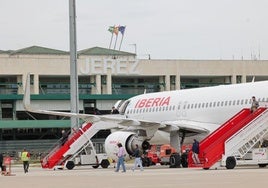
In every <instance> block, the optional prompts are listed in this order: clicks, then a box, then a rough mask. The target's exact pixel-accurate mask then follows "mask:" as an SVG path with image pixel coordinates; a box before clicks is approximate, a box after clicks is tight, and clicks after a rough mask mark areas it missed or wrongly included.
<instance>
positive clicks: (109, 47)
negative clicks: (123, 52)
mask: <svg viewBox="0 0 268 188" xmlns="http://www.w3.org/2000/svg"><path fill="white" fill-rule="evenodd" d="M113 36H114V33H112V36H111V40H110V45H109V49H111V45H112V41H113Z"/></svg>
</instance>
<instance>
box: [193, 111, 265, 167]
mask: <svg viewBox="0 0 268 188" xmlns="http://www.w3.org/2000/svg"><path fill="white" fill-rule="evenodd" d="M267 133H268V110H267V108H266V107H260V108H258V109H257V110H256V111H255V112H254V113H251V111H250V109H248V108H245V109H242V110H241V111H240V112H238V113H237V114H236V115H235V116H233V117H232V118H231V119H229V120H228V121H227V122H225V123H224V124H223V125H222V126H220V127H219V128H218V129H216V130H215V131H214V132H212V133H211V134H210V135H208V136H207V137H206V138H205V139H204V140H202V141H201V142H200V144H199V159H200V163H201V164H194V163H193V160H192V152H191V151H190V152H189V155H188V167H201V168H203V169H209V168H218V167H226V168H227V169H233V168H234V167H235V166H236V165H243V164H244V165H246V164H258V165H259V166H266V165H267V164H268V156H267V157H266V158H263V159H261V160H260V159H257V158H256V159H255V160H254V159H251V160H244V157H245V155H246V154H248V153H249V152H250V151H252V149H253V148H254V147H256V146H257V145H258V143H260V141H262V139H263V138H264V136H265V135H266V134H267ZM262 149H263V148H262ZM257 153H258V152H257ZM259 153H260V152H259ZM264 153H265V154H266V155H267V154H268V152H267V149H265V150H264V152H263V151H262V154H264Z"/></svg>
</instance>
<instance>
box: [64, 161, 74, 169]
mask: <svg viewBox="0 0 268 188" xmlns="http://www.w3.org/2000/svg"><path fill="white" fill-rule="evenodd" d="M74 166H75V165H74V162H73V161H68V162H67V164H66V168H67V169H68V170H72V169H73V168H74Z"/></svg>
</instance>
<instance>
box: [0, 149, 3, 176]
mask: <svg viewBox="0 0 268 188" xmlns="http://www.w3.org/2000/svg"><path fill="white" fill-rule="evenodd" d="M3 160H4V156H3V154H2V152H0V168H1V172H3V171H4V169H3V168H4V167H3Z"/></svg>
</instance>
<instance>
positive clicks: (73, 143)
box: [41, 123, 100, 169]
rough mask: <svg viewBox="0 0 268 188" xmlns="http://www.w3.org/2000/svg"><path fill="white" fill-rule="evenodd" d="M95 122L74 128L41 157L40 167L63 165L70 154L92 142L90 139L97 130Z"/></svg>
mask: <svg viewBox="0 0 268 188" xmlns="http://www.w3.org/2000/svg"><path fill="white" fill-rule="evenodd" d="M99 130H100V129H98V128H97V127H96V125H95V124H91V123H84V124H83V125H82V128H80V129H78V130H74V131H73V133H72V134H71V135H69V136H68V140H67V141H66V142H64V143H62V142H61V141H59V142H57V143H56V145H55V146H54V148H53V149H52V150H51V151H50V152H49V153H48V154H47V155H46V156H45V157H44V158H42V159H41V166H42V168H49V169H51V168H54V167H55V166H57V165H63V164H64V163H65V162H66V161H67V160H68V159H70V158H71V157H72V156H74V155H76V154H77V153H79V152H80V151H81V150H82V149H83V148H85V147H87V146H88V145H89V144H92V143H91V141H90V139H91V138H92V137H93V136H94V135H95V134H96V133H97V132H98V131H99Z"/></svg>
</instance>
